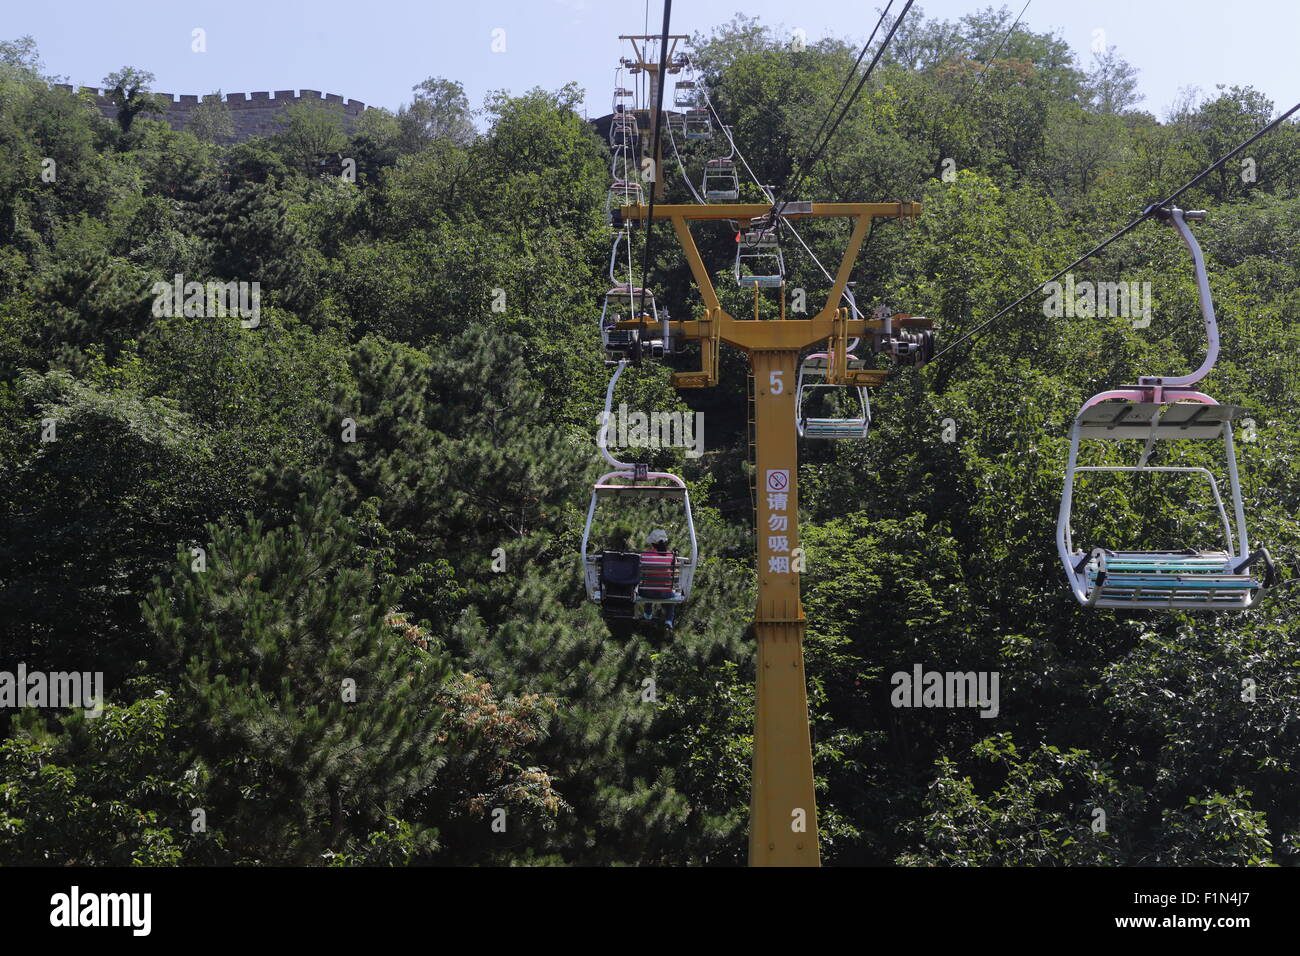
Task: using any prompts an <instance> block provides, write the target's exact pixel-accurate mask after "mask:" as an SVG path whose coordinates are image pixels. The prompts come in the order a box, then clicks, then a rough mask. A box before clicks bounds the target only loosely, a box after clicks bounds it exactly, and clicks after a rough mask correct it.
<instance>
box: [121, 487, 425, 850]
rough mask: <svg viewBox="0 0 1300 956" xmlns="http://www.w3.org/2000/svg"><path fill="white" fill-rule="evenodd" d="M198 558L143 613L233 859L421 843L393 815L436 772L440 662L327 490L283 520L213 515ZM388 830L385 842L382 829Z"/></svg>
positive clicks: (420, 834)
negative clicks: (405, 633) (376, 573)
mask: <svg viewBox="0 0 1300 956" xmlns="http://www.w3.org/2000/svg"><path fill="white" fill-rule="evenodd" d="M209 531H210V534H211V536H212V540H211V545H210V547H209V548H208V551H207V558H206V563H207V568H206V570H203V571H196V570H193V569H192V566H189V565H188V555H185V554H182V555H181V556H180V557H181V560H182V561H186V562H187V567H190V569H189V570H178V571H177V572H176V573H175V574H174V575H173V577H172V581H171V583H170V585H169V586H163V585H162V584H161V583H159V584H158V586H157V587H156V589H155V590H154V592H153V594H152V595H151V596H150V598H149V599H148V601H147V602H146V605H145V608H144V617H145V621H146V623H147V624H148V626H149V627H150V629H151V630H152V631H153V632H154V633H155V634H156V635H157V636H158V638H159V639H160V641H161V643H162V646H163V648H164V651H165V653H166V656H167V657H168V658H169V660H170V661H171V663H172V667H173V671H174V673H175V679H176V681H177V683H178V685H179V687H178V692H177V696H178V698H179V701H180V706H181V709H182V720H183V721H184V722H186V723H188V724H189V725H190V726H191V727H192V728H193V729H194V731H195V733H196V735H197V739H196V741H195V745H194V758H195V760H196V761H197V762H198V763H200V764H202V765H204V766H206V767H207V768H210V769H211V771H212V774H213V777H214V782H213V787H212V790H211V794H212V796H211V799H212V800H213V802H214V806H212V807H209V808H206V809H207V813H208V818H209V820H211V821H212V824H213V825H214V826H217V827H220V828H221V829H222V830H223V832H225V833H226V834H227V838H228V847H229V850H230V852H231V854H232V856H233V858H234V859H236V860H238V861H258V862H267V863H298V864H305V863H312V862H319V861H321V860H323V859H326V858H334V857H336V856H337V855H343V857H344V858H346V859H348V860H357V859H360V860H365V859H369V858H370V857H369V856H368V855H367V851H366V848H367V846H370V845H372V844H373V845H374V847H376V849H375V854H376V855H378V856H379V857H380V858H381V859H394V858H397V859H406V858H409V857H413V856H419V855H421V854H425V853H428V852H430V851H431V850H432V849H433V848H434V847H435V832H434V831H432V830H430V829H428V828H424V827H411V826H409V825H408V824H407V823H406V822H405V821H403V820H401V819H400V818H399V816H398V814H399V812H400V808H401V804H402V802H403V801H404V800H405V799H407V798H409V797H410V796H411V795H413V794H416V793H418V792H419V791H420V790H421V789H422V788H424V787H426V786H427V785H428V784H429V783H430V782H431V781H432V780H433V779H434V777H435V775H436V773H437V771H438V768H439V765H440V762H441V759H442V758H441V757H440V755H439V748H438V741H437V734H438V730H439V726H440V723H441V720H442V717H443V713H444V708H443V707H441V706H438V693H439V689H440V686H441V683H442V681H443V679H444V678H445V676H446V674H447V665H446V662H445V660H444V659H443V658H442V657H441V656H440V655H438V654H436V653H431V652H424V651H421V650H419V649H418V648H416V647H414V646H413V645H412V644H411V643H409V642H408V641H405V640H403V638H402V636H401V635H400V634H399V633H398V631H397V630H396V629H395V628H394V627H393V625H392V623H391V622H390V621H389V620H387V616H388V612H389V609H390V607H391V603H392V601H393V600H395V598H396V594H395V592H394V590H393V589H392V588H381V589H380V594H379V600H378V601H376V600H374V599H373V597H372V587H373V584H374V581H373V574H372V572H371V571H370V569H369V568H368V567H367V566H366V562H365V553H364V552H363V551H362V550H361V549H359V548H358V546H357V544H356V534H355V531H354V529H353V528H352V527H351V525H350V523H349V522H348V520H347V519H346V518H345V517H344V516H343V514H342V513H341V511H340V510H339V503H338V500H337V496H334V495H330V494H326V493H325V490H324V489H323V488H321V487H316V488H314V489H312V490H311V492H310V493H309V494H307V495H305V496H304V497H303V498H302V499H301V500H300V501H299V502H298V505H297V508H296V514H295V520H294V523H293V524H292V525H291V526H290V527H288V528H280V529H275V530H269V531H268V530H266V529H265V528H264V527H263V525H262V524H261V523H260V522H259V521H258V520H256V519H254V518H252V517H251V516H250V517H249V519H248V521H247V523H246V525H245V526H244V527H242V528H232V527H229V526H209ZM394 834H397V838H396V839H394V838H393V835H394Z"/></svg>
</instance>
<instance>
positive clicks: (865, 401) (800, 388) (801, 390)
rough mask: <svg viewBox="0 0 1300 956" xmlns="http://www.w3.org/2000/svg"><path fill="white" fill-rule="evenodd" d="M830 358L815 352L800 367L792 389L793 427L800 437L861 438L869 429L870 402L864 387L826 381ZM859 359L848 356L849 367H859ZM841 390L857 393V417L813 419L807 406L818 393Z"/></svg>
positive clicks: (860, 365) (864, 436) (861, 363)
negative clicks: (795, 383) (793, 392)
mask: <svg viewBox="0 0 1300 956" xmlns="http://www.w3.org/2000/svg"><path fill="white" fill-rule="evenodd" d="M829 364H830V357H829V356H828V355H827V353H825V352H814V353H813V354H812V355H809V356H808V357H807V358H805V359H804V360H803V362H801V363H800V365H799V379H798V383H797V385H796V387H795V402H794V417H795V427H796V428H797V429H798V431H799V436H800V437H801V438H838V439H855V438H856V439H862V438H866V437H867V430H868V429H869V428H870V427H871V400H870V399H869V398H868V397H867V390H866V388H865V387H863V386H850V385H831V384H829V383H828V382H827V381H826V376H827V374H828V371H829ZM862 365H863V362H862V360H861V359H859V358H857V357H856V356H854V355H853V354H852V353H850V354H849V367H850V368H853V367H859V368H860V367H862ZM828 389H834V390H839V389H844V390H846V391H850V392H856V393H857V394H856V396H855V397H856V398H857V405H858V409H859V414H857V415H854V416H849V417H842V418H812V417H810V416H809V415H808V414H807V405H808V402H809V400H810V399H811V398H813V396H814V395H816V394H817V393H818V391H822V392H825V391H826V390H828Z"/></svg>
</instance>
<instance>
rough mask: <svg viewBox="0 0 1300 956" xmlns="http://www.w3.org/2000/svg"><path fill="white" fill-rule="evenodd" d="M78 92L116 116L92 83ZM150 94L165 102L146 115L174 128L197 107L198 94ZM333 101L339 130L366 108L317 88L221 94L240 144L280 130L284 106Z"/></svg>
mask: <svg viewBox="0 0 1300 956" xmlns="http://www.w3.org/2000/svg"><path fill="white" fill-rule="evenodd" d="M59 88H60V89H64V90H73V89H74V88H73V87H72V86H69V85H67V84H63V83H60V84H59ZM76 89H77V90H78V91H79V92H81V93H89V94H91V95H93V96H94V97H95V105H96V106H98V107H99V111H100V112H101V113H103V114H104V115H105V116H106V117H108V118H109V119H111V120H116V119H117V107H116V106H114V105H113V101H112V100H110V99H109V98H108V97H107V96H105V95H104V93H103V91H101V90H98V89H96V88H95V87H93V86H82V87H78V88H76ZM154 96H156V97H159V98H165V99H166V100H167V101H168V102H167V106H166V112H164V113H163V114H162V116H161V117H159V116H157V115H156V114H155V115H152V116H150V118H151V119H159V118H161V119H165V120H166V121H167V123H168V125H170V126H171V128H172V129H175V130H183V129H185V128H186V126H187V124H188V123H189V119H190V111H191V110H193V109H194V107H196V106H198V105H199V103H200V102H201V101H202V97H201V96H198V95H194V94H182V95H181V96H176V95H175V94H172V93H155V94H154ZM308 102H315V103H321V102H325V103H337V104H339V105H340V106H341V107H342V114H343V129H344V130H345V131H347V132H348V133H351V132H353V131H354V130H355V128H356V123H357V118H358V117H360V116H361V114H362V113H363V112H364V111H365V109H366V104H365V103H362V102H360V101H359V100H344V99H343V97H341V96H339V95H338V94H337V93H326V94H325V95H324V96H322V95H321V92H320V90H299V91H297V92H296V93H295V92H294V91H293V90H276V91H275V92H274V93H268V92H265V91H257V92H253V93H227V94H226V95H225V104H226V106H227V107H228V108H229V109H230V119H231V121H232V122H233V123H234V126H235V136H234V138H233V139H232V140H230V141H231V142H235V143H242V142H243V141H244V140H246V139H251V138H252V137H254V136H271V135H273V134H275V133H278V132H280V131H281V130H283V129H284V126H283V124H281V123H278V122H276V120H277V118H278V117H279V116H280V115H281V114H282V113H284V111H285V110H286V109H288V108H289V107H290V106H292V105H294V104H295V103H308Z"/></svg>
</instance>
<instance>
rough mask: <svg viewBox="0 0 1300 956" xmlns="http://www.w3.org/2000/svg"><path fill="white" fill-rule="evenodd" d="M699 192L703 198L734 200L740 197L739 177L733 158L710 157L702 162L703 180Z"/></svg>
mask: <svg viewBox="0 0 1300 956" xmlns="http://www.w3.org/2000/svg"><path fill="white" fill-rule="evenodd" d="M700 192H702V193H703V194H704V198H705V199H719V200H735V199H738V198H740V177H739V175H738V174H737V172H736V163H735V160H733V159H731V157H729V156H722V157H719V158H718V159H711V160H709V161H708V162H707V163H705V164H704V181H703V182H702V183H701V184H700Z"/></svg>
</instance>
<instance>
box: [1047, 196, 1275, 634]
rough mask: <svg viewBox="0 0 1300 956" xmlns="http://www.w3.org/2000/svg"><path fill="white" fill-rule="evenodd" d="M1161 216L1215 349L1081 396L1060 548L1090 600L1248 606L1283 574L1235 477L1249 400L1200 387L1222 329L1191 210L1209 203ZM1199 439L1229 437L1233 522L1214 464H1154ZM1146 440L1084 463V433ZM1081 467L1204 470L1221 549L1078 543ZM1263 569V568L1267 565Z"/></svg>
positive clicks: (1069, 573)
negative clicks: (1256, 541)
mask: <svg viewBox="0 0 1300 956" xmlns="http://www.w3.org/2000/svg"><path fill="white" fill-rule="evenodd" d="M1156 215H1157V217H1158V218H1159V219H1161V220H1163V221H1165V222H1168V223H1171V224H1172V225H1173V226H1174V227H1175V228H1176V229H1177V230H1178V233H1179V235H1180V236H1182V239H1183V241H1184V243H1186V245H1187V247H1188V249H1189V250H1190V251H1191V254H1192V261H1193V263H1194V264H1195V268H1196V284H1197V290H1198V293H1199V296H1200V303H1201V314H1202V317H1203V318H1204V320H1205V329H1206V334H1207V336H1208V338H1209V348H1208V350H1207V354H1206V357H1205V361H1204V362H1203V363H1202V364H1201V367H1200V368H1199V369H1197V370H1196V371H1195V372H1193V373H1191V374H1190V375H1185V376H1180V377H1172V378H1171V377H1159V376H1143V377H1140V378H1139V379H1138V384H1137V385H1135V386H1125V387H1123V388H1120V389H1113V390H1111V391H1106V392H1102V393H1101V394H1099V395H1094V396H1093V397H1092V398H1090V399H1088V401H1087V402H1085V403H1084V405H1083V408H1081V409H1080V410H1079V414H1078V416H1077V417H1076V418H1075V420H1074V425H1073V427H1072V429H1071V431H1070V453H1069V459H1068V461H1067V464H1066V470H1065V488H1064V492H1063V494H1062V497H1061V506H1060V511H1059V513H1058V515H1057V524H1056V537H1057V551H1058V553H1059V555H1060V559H1061V563H1062V564H1063V565H1064V567H1065V573H1066V577H1067V578H1068V580H1069V583H1070V587H1071V590H1072V591H1073V593H1074V596H1075V598H1076V599H1077V600H1078V601H1079V603H1080V604H1082V605H1084V606H1085V607H1106V608H1155V609H1166V610H1167V609H1184V610H1244V609H1246V608H1251V607H1254V606H1255V604H1257V603H1258V602H1259V600H1260V599H1261V597H1262V594H1263V591H1264V589H1265V588H1267V587H1270V586H1271V585H1273V584H1274V583H1276V577H1277V575H1276V571H1275V569H1274V567H1273V562H1272V559H1271V558H1270V556H1269V554H1268V551H1267V550H1266V549H1263V548H1260V549H1259V550H1257V551H1254V552H1252V551H1251V550H1250V542H1249V538H1248V537H1247V533H1246V516H1245V509H1244V506H1243V504H1242V498H1241V485H1240V482H1239V481H1238V478H1237V456H1236V451H1235V449H1234V447H1233V442H1232V422H1233V421H1234V420H1235V419H1237V418H1239V417H1240V416H1241V414H1242V409H1240V408H1237V407H1235V406H1230V405H1219V404H1218V403H1217V402H1215V400H1214V399H1212V398H1210V397H1209V396H1208V395H1205V394H1203V393H1201V392H1199V391H1197V390H1196V389H1195V384H1196V383H1197V382H1199V381H1200V380H1201V379H1202V378H1203V377H1204V376H1205V375H1206V374H1207V373H1208V372H1209V371H1210V370H1211V369H1212V368H1213V367H1214V363H1215V361H1216V359H1217V358H1218V354H1219V333H1218V327H1217V324H1216V322H1215V317H1214V304H1213V302H1212V300H1211V298H1210V287H1209V281H1208V280H1207V278H1206V274H1205V262H1204V259H1203V258H1202V256H1201V249H1200V246H1199V245H1197V243H1196V239H1195V238H1194V237H1193V236H1192V233H1191V230H1189V229H1188V227H1187V224H1186V222H1185V219H1192V220H1193V221H1195V220H1199V219H1203V218H1204V216H1205V214H1204V213H1203V212H1184V211H1183V210H1181V209H1165V210H1160V211H1158V212H1157V213H1156ZM1175 438H1185V439H1197V440H1208V441H1220V440H1221V441H1222V442H1223V443H1224V447H1225V452H1226V458H1227V471H1228V493H1229V496H1230V497H1231V499H1232V511H1233V518H1234V519H1235V529H1234V527H1233V524H1234V522H1230V521H1229V518H1228V512H1227V509H1226V508H1225V507H1224V502H1223V498H1222V497H1221V495H1220V494H1219V485H1218V482H1217V481H1216V480H1215V477H1214V475H1213V473H1212V472H1210V471H1209V470H1208V469H1206V468H1199V467H1175V466H1159V465H1150V464H1148V463H1147V461H1148V459H1149V458H1150V456H1151V454H1152V452H1153V451H1154V450H1155V449H1156V447H1157V442H1159V441H1161V440H1165V439H1175ZM1090 440H1091V441H1122V440H1136V441H1142V442H1144V445H1143V448H1142V452H1141V454H1140V457H1139V458H1138V461H1137V464H1136V465H1090V466H1085V465H1079V464H1078V454H1079V445H1080V442H1082V441H1090ZM1082 471H1106V472H1138V473H1148V472H1166V473H1168V472H1172V473H1183V474H1197V475H1203V476H1204V477H1205V478H1206V480H1207V481H1208V482H1209V488H1210V491H1211V493H1212V495H1213V499H1214V503H1215V505H1216V507H1217V510H1218V513H1219V518H1220V521H1221V522H1222V526H1223V534H1224V547H1223V549H1222V550H1195V549H1191V548H1188V549H1185V550H1174V551H1120V550H1112V549H1110V548H1105V547H1094V548H1092V549H1091V550H1090V551H1085V550H1083V549H1080V548H1076V547H1075V545H1074V540H1073V536H1072V534H1071V529H1070V515H1071V509H1072V501H1073V495H1074V477H1075V474H1076V473H1078V472H1082ZM1260 572H1262V574H1261V573H1260Z"/></svg>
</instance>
